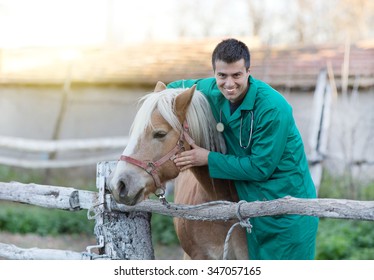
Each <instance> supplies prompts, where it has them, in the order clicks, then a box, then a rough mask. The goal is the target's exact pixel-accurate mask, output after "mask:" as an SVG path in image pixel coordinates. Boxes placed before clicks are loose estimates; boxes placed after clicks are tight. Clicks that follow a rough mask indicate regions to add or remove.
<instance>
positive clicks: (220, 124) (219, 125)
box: [216, 122, 225, 132]
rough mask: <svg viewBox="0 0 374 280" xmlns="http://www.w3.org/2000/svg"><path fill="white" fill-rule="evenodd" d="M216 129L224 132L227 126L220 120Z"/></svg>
mask: <svg viewBox="0 0 374 280" xmlns="http://www.w3.org/2000/svg"><path fill="white" fill-rule="evenodd" d="M216 129H217V131H218V132H223V131H224V130H225V126H224V125H223V123H221V122H219V123H217V125H216Z"/></svg>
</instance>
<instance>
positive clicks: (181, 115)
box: [174, 85, 196, 123]
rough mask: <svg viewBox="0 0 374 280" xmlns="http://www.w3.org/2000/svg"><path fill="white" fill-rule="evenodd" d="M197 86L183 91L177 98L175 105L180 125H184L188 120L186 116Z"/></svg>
mask: <svg viewBox="0 0 374 280" xmlns="http://www.w3.org/2000/svg"><path fill="white" fill-rule="evenodd" d="M195 89H196V85H193V86H192V87H191V88H189V89H187V90H185V91H183V92H182V93H180V94H178V95H177V97H175V103H174V112H175V114H176V115H177V117H178V119H179V121H180V123H183V122H184V120H185V119H186V114H187V110H188V107H189V106H190V104H191V100H192V97H193V94H194V92H195Z"/></svg>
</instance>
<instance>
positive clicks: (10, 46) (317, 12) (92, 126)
mask: <svg viewBox="0 0 374 280" xmlns="http://www.w3.org/2000/svg"><path fill="white" fill-rule="evenodd" d="M373 26H374V2H373V1H370V0H330V1H323V0H313V1H312V0H280V1H270V0H231V1H225V0H204V1H202V0H200V1H199V0H178V1H177V0H158V1H154V0H137V1H130V0H64V1H62V0H61V1H60V0H54V1H47V0H31V1H30V0H0V112H1V118H0V181H1V182H10V181H18V182H23V183H31V182H35V183H40V184H52V185H59V186H72V187H75V188H80V189H88V190H96V188H95V179H96V163H97V162H99V161H103V160H116V159H117V158H118V156H119V155H120V154H121V152H122V151H123V149H124V147H125V145H126V141H127V136H128V133H129V128H130V126H131V123H132V120H133V118H134V115H135V113H136V111H137V101H138V99H139V98H140V97H141V96H143V95H144V94H146V93H148V92H151V91H152V89H153V87H154V85H155V84H156V82H157V81H159V80H161V81H163V82H165V83H168V82H171V81H173V80H177V79H189V78H201V77H209V76H211V75H212V74H213V73H212V70H211V64H210V63H211V62H210V56H211V53H212V51H213V49H214V47H215V46H216V45H217V44H218V43H219V42H220V41H221V40H222V39H225V38H228V37H235V38H238V39H240V40H242V41H244V42H245V43H246V44H247V45H248V47H249V49H250V51H251V64H252V65H251V73H252V75H253V76H254V77H255V78H258V79H262V80H264V81H265V82H267V83H269V84H270V85H272V86H273V87H275V88H276V89H278V90H279V91H280V92H281V93H282V94H283V95H284V96H285V97H286V99H287V100H288V101H289V102H290V103H291V105H292V106H293V108H294V115H295V118H296V122H297V124H298V126H299V128H300V131H301V133H302V137H303V140H304V144H305V150H306V153H307V155H308V159H309V161H310V167H311V171H312V173H313V178H314V180H315V183H316V185H317V187H318V192H319V197H329V198H346V199H356V200H374V178H373V176H374V175H373V174H374V172H373V169H374V168H373V163H374V143H373V142H374V140H373V139H374V110H373V108H374V29H373ZM56 141H57V142H56ZM56 143H57V144H56ZM56 145H57V147H58V148H56ZM170 199H171V200H172V196H171V197H170ZM81 214H82V213H77V214H76V213H74V214H73V215H72V213H67V214H66V213H61V212H60V211H50V210H49V211H44V210H43V209H36V208H34V207H30V206H23V207H20V206H19V205H17V206H16V207H15V206H14V205H13V204H12V203H5V202H0V242H4V243H15V244H16V243H18V244H16V245H18V246H21V247H22V246H24V247H35V246H39V247H43V246H50V247H51V248H56V247H59V246H61V247H62V249H69V246H70V244H73V245H71V246H72V249H75V250H78V251H79V250H84V249H85V246H87V245H91V244H87V243H89V242H91V243H92V242H95V240H94V237H93V235H92V232H93V225H92V224H91V223H89V222H88V221H86V218H85V213H83V214H82V215H81ZM154 220H156V222H153V221H154ZM152 222H153V231H152V233H153V239H154V244H155V249H156V257H158V258H179V257H181V254H180V250H179V249H178V242H177V239H176V237H175V233H174V231H173V228H172V221H171V219H170V218H168V217H161V216H157V215H154V216H153V218H152ZM372 233H374V224H373V223H372V222H362V221H340V220H333V219H329V220H322V221H321V224H320V230H319V235H318V242H317V246H318V247H317V258H319V259H374V236H373V234H372ZM26 237H27V238H26ZM29 240H32V243H31V241H29ZM170 248H172V249H171V251H170ZM165 250H166V251H165ZM165 252H166V253H165ZM170 252H176V255H175V254H171V253H170Z"/></svg>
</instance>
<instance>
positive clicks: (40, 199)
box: [0, 162, 374, 259]
mask: <svg viewBox="0 0 374 280" xmlns="http://www.w3.org/2000/svg"><path fill="white" fill-rule="evenodd" d="M114 166H115V162H100V163H99V164H98V170H97V180H96V185H97V188H98V190H99V191H98V192H95V191H86V190H79V189H75V188H72V187H61V186H47V185H38V184H23V183H18V182H10V183H3V182H0V200H5V201H13V202H20V203H26V204H30V205H37V206H41V207H46V208H57V209H62V210H67V211H79V210H86V211H88V212H87V214H88V215H87V217H88V218H91V219H95V229H94V233H95V235H96V238H97V245H91V246H87V252H81V253H79V252H72V251H65V250H53V249H38V248H32V249H22V248H18V247H16V246H14V245H10V244H4V243H0V257H5V258H10V259H154V252H153V246H152V241H151V232H150V226H149V223H150V214H149V213H158V214H162V215H167V216H171V217H180V218H184V219H191V220H204V221H213V220H224V221H226V220H232V219H238V216H237V215H238V214H237V212H238V211H240V216H241V217H242V218H252V217H261V216H273V215H283V214H298V215H308V216H318V217H324V218H339V219H355V220H366V221H374V201H357V200H345V199H300V198H293V197H284V198H280V199H276V200H272V201H256V202H243V203H229V202H214V204H209V205H206V204H204V205H193V206H191V205H177V204H173V203H169V207H166V206H165V205H163V204H161V203H160V202H159V201H157V200H146V201H143V202H142V203H140V204H138V205H135V206H125V205H119V204H117V203H116V202H115V201H114V200H113V198H112V196H111V195H110V193H109V192H108V191H107V190H106V188H105V181H106V177H107V176H108V175H109V174H110V173H111V172H112V170H113V168H114ZM239 207H240V208H239ZM92 249H95V251H98V252H97V253H93V252H91V250H92Z"/></svg>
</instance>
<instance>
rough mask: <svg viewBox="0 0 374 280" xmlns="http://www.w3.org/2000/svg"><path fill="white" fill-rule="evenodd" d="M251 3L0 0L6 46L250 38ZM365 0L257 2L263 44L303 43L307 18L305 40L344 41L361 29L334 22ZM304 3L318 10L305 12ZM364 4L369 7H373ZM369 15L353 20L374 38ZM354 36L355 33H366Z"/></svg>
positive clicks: (0, 30) (1, 38) (0, 43)
mask: <svg viewBox="0 0 374 280" xmlns="http://www.w3.org/2000/svg"><path fill="white" fill-rule="evenodd" d="M248 1H249V0H230V1H228V0H0V48H14V47H16V48H17V47H30V46H100V45H107V44H112V45H125V44H132V43H139V42H144V41H149V40H153V41H172V40H178V39H181V38H193V39H197V38H202V37H206V36H208V35H209V36H210V37H228V36H230V37H235V36H240V37H244V36H251V35H253V18H254V16H253V15H252V16H250V14H249V8H248ZM330 1H331V2H330ZM350 1H351V2H350ZM360 1H363V0H329V1H326V0H314V1H312V0H305V1H301V0H300V1H296V0H251V2H250V3H251V4H253V5H254V6H255V7H256V9H257V10H256V13H255V16H259V15H260V18H261V19H263V23H264V24H263V28H262V30H261V34H260V35H261V41H262V42H263V43H265V44H269V45H271V44H282V43H283V44H293V43H294V42H295V41H297V36H298V33H297V30H296V29H295V20H297V19H298V18H300V16H301V17H302V18H301V20H302V23H301V24H300V26H303V29H305V30H304V31H305V36H306V38H308V39H313V40H314V43H321V42H322V43H324V41H326V40H328V39H329V40H330V41H331V40H333V41H334V40H335V39H336V38H340V39H342V38H343V39H344V37H345V33H344V32H342V31H344V28H347V26H353V28H355V27H356V24H352V22H345V26H346V27H343V26H342V25H336V24H335V25H332V23H333V21H334V20H335V22H336V18H337V16H340V20H342V19H344V16H347V17H348V18H349V16H351V18H352V13H351V11H353V10H354V9H353V7H354V6H352V5H353V3H359V2H360ZM298 3H307V5H310V6H311V7H310V9H308V8H307V9H306V10H304V12H303V13H300V12H298V11H299V10H298ZM339 3H345V6H344V7H346V9H345V10H344V9H343V10H341V9H338V8H337V7H339V6H337V5H338V4H339ZM347 3H348V4H349V5H348V6H347ZM350 3H352V5H351V4H350ZM365 3H366V4H365V5H366V6H367V5H368V3H369V2H367V1H366V2H365ZM339 5H340V4H339ZM372 6H373V4H371V6H370V7H372ZM307 7H308V6H307ZM347 7H348V8H347ZM370 7H367V8H366V10H369V11H370V10H371V9H370ZM366 14H367V15H368V18H371V20H368V21H366V18H365V17H362V18H363V19H364V20H363V21H360V19H359V18H357V16H353V18H354V22H353V23H356V22H358V23H360V24H361V25H360V24H358V25H357V26H360V28H361V31H362V32H361V33H362V34H366V36H367V35H368V34H369V35H370V34H371V35H373V31H370V30H372V28H371V26H372V23H373V22H374V20H373V17H374V16H371V17H370V14H369V12H367V13H366ZM334 18H335V19H334ZM356 19H357V20H356ZM343 23H344V22H343ZM333 26H335V28H339V30H335V29H333ZM363 30H364V31H363ZM365 30H366V31H365ZM353 31H354V32H353V33H352V34H359V32H358V31H357V30H353ZM356 31H357V32H356ZM335 34H338V35H339V34H343V35H342V36H340V35H339V36H340V37H339V36H338V35H335ZM358 37H360V36H358ZM343 42H344V40H343Z"/></svg>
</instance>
